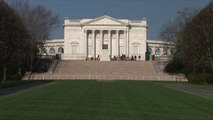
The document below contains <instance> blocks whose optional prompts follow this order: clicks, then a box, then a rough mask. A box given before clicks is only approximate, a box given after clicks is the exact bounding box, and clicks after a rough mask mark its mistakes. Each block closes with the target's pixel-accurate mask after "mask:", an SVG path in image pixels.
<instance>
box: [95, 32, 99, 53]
mask: <svg viewBox="0 0 213 120" xmlns="http://www.w3.org/2000/svg"><path fill="white" fill-rule="evenodd" d="M97 35H98V34H96V37H95V50H96V56H95V57H98V55H99V54H100V35H99V39H97Z"/></svg>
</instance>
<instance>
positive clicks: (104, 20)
mask: <svg viewBox="0 0 213 120" xmlns="http://www.w3.org/2000/svg"><path fill="white" fill-rule="evenodd" d="M84 25H127V23H125V22H122V21H120V20H118V19H115V18H112V17H110V16H106V15H105V16H102V17H99V18H96V19H93V20H90V21H88V22H85V23H84Z"/></svg>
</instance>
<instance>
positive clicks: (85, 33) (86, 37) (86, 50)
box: [84, 30, 89, 57]
mask: <svg viewBox="0 0 213 120" xmlns="http://www.w3.org/2000/svg"><path fill="white" fill-rule="evenodd" d="M84 41H86V42H85V43H86V44H85V45H86V46H85V53H86V57H88V53H89V51H88V35H87V30H84Z"/></svg>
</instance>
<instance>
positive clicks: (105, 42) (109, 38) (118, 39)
mask: <svg viewBox="0 0 213 120" xmlns="http://www.w3.org/2000/svg"><path fill="white" fill-rule="evenodd" d="M83 34H84V40H85V41H86V46H85V47H86V49H85V50H86V51H85V52H86V57H88V58H97V57H101V56H102V54H103V51H104V50H106V51H108V52H107V53H108V55H109V57H110V58H113V57H114V56H116V57H118V56H121V55H126V56H128V55H129V32H128V30H84V33H83Z"/></svg>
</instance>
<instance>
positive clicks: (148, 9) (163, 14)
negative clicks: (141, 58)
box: [30, 0, 210, 39]
mask: <svg viewBox="0 0 213 120" xmlns="http://www.w3.org/2000/svg"><path fill="white" fill-rule="evenodd" d="M209 1H210V0H30V3H31V4H33V5H36V4H40V5H44V6H46V8H48V9H51V10H52V11H53V13H54V14H57V15H59V17H60V20H61V26H60V27H59V28H58V29H57V30H55V31H54V32H53V33H52V35H51V38H63V34H64V32H63V27H62V25H63V20H64V17H69V18H73V19H79V18H96V17H100V16H102V15H104V11H107V15H109V16H112V17H114V18H125V19H142V18H143V17H146V18H147V20H148V24H149V29H148V39H160V37H159V32H160V31H161V29H162V26H163V25H164V24H166V23H167V22H168V21H169V20H171V19H173V18H174V17H175V16H176V15H177V11H178V10H182V9H183V8H186V7H188V8H203V7H205V6H206V5H207V4H208V3H209Z"/></svg>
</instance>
